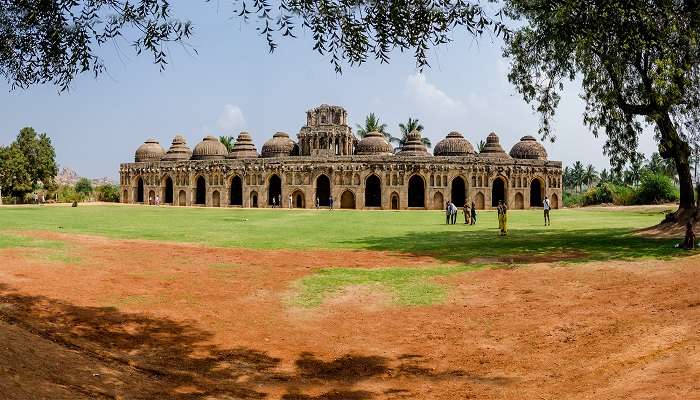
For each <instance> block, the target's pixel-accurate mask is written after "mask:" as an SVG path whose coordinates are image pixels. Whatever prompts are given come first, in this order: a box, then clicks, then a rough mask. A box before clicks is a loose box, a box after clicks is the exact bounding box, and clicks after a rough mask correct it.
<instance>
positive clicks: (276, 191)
mask: <svg viewBox="0 0 700 400" xmlns="http://www.w3.org/2000/svg"><path fill="white" fill-rule="evenodd" d="M280 196H282V179H280V177H279V175H277V174H272V175H270V178H269V179H268V181H267V205H268V206H271V205H273V200H274V201H277V200H276V199H279V198H281V197H280Z"/></svg>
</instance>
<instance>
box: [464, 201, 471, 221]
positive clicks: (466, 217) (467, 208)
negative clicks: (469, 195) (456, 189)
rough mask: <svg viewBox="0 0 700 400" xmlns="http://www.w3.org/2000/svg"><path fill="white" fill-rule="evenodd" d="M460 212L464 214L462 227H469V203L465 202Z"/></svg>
mask: <svg viewBox="0 0 700 400" xmlns="http://www.w3.org/2000/svg"><path fill="white" fill-rule="evenodd" d="M462 212H463V213H464V225H469V223H470V221H469V220H470V219H471V211H469V203H468V202H467V201H466V200H465V201H464V207H462Z"/></svg>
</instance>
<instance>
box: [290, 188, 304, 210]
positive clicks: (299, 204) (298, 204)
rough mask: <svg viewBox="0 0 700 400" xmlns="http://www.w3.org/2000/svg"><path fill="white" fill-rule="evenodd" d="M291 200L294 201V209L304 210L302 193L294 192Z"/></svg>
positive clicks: (299, 191)
mask: <svg viewBox="0 0 700 400" xmlns="http://www.w3.org/2000/svg"><path fill="white" fill-rule="evenodd" d="M292 199H293V201H294V208H305V207H306V205H305V204H304V192H302V191H301V190H295V191H294V193H292Z"/></svg>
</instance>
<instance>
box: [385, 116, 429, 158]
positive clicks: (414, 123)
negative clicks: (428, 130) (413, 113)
mask: <svg viewBox="0 0 700 400" xmlns="http://www.w3.org/2000/svg"><path fill="white" fill-rule="evenodd" d="M423 129H424V128H423V125H421V124H420V122H418V119H417V118H415V119H414V118H410V117H409V118H408V121H406V123H403V122H402V123H400V124H399V131H400V132H401V137H400V138H397V137H392V138H391V141H392V142H394V143H396V144H397V150H398V149H400V148H402V147H403V146H404V145H405V144H406V141H407V139H406V136H408V134H409V133H411V132H413V131H418V132H423ZM421 142H423V144H424V145H425V147H427V148H430V147H431V146H432V145H433V144H432V143H431V142H430V139H428V138H427V137H422V138H421Z"/></svg>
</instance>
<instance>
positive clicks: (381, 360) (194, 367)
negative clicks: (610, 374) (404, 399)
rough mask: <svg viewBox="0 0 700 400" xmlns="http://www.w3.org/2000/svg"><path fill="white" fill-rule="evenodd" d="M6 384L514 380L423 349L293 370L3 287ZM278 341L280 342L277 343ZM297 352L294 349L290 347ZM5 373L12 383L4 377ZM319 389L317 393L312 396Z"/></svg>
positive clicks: (219, 385)
mask: <svg viewBox="0 0 700 400" xmlns="http://www.w3.org/2000/svg"><path fill="white" fill-rule="evenodd" d="M0 338H3V339H4V340H3V343H4V344H3V347H2V348H1V349H0V365H2V366H3V368H4V370H5V371H11V372H12V373H11V374H0V387H1V388H4V389H3V390H11V391H12V392H5V395H7V396H8V397H9V398H27V396H29V397H32V398H51V399H55V400H58V399H108V398H109V399H113V398H129V399H165V398H167V399H175V400H189V399H202V398H210V397H216V398H236V399H263V398H268V397H269V392H271V391H273V392H276V393H284V395H283V397H282V398H284V399H358V400H359V399H368V398H375V397H376V396H377V395H378V394H377V393H372V392H367V391H357V390H354V389H353V385H355V384H358V383H361V382H364V381H367V380H369V379H380V380H381V382H382V383H383V384H384V386H385V387H386V385H387V384H388V385H389V386H391V388H390V389H388V390H390V391H394V392H397V393H398V392H402V393H407V394H408V395H409V396H410V395H411V392H410V391H409V390H406V388H402V387H401V385H405V384H406V382H407V381H406V378H408V379H411V380H417V381H418V382H414V383H413V384H412V386H414V385H415V386H417V387H420V386H423V385H425V384H432V383H437V382H439V381H441V380H449V381H450V382H454V380H455V379H463V380H465V381H470V382H482V383H488V384H493V385H508V384H511V383H512V382H513V380H512V379H511V378H508V377H489V376H476V375H473V374H469V373H466V372H464V371H461V370H447V371H441V370H435V369H434V368H428V367H427V366H426V364H425V363H426V360H423V359H422V358H421V356H420V355H412V356H411V357H406V358H404V357H398V358H396V359H389V358H385V357H380V356H374V355H361V354H346V355H343V356H341V357H338V358H336V359H333V360H328V361H326V360H323V359H321V358H318V357H317V356H315V355H314V354H311V353H306V352H302V353H300V354H299V355H298V356H297V357H296V359H295V362H294V365H295V369H294V371H293V372H283V371H280V370H279V369H278V367H279V366H280V363H281V359H279V358H276V357H272V356H270V355H269V354H268V353H267V352H265V351H261V350H259V349H252V348H242V347H240V348H233V349H221V348H218V347H215V346H212V345H210V344H208V342H210V341H211V339H212V334H211V333H209V332H206V331H202V330H200V329H198V328H196V327H195V326H193V325H189V324H186V323H181V322H176V321H172V320H169V319H164V318H153V317H150V316H145V315H141V314H131V313H122V312H120V311H119V310H117V309H115V308H112V307H86V306H77V305H72V304H67V303H65V302H61V301H57V300H54V299H50V298H47V297H42V296H28V295H24V294H21V293H18V292H16V291H13V290H12V289H11V288H9V287H8V286H6V285H3V284H0ZM273 346H274V345H273ZM292 351H293V349H292ZM8 379H9V380H8ZM309 391H312V392H314V393H319V392H320V393H322V394H321V395H318V396H316V397H311V396H309V395H307V394H304V393H305V392H306V393H308V392H309Z"/></svg>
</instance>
